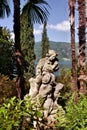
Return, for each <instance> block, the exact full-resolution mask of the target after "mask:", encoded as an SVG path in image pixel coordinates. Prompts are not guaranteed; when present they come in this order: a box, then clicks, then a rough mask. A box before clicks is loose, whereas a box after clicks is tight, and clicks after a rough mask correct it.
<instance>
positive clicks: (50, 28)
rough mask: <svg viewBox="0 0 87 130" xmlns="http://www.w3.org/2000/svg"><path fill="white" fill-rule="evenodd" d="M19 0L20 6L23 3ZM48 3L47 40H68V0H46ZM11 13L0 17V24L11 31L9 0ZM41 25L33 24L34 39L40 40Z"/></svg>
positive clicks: (11, 16) (11, 6) (11, 5)
mask: <svg viewBox="0 0 87 130" xmlns="http://www.w3.org/2000/svg"><path fill="white" fill-rule="evenodd" d="M25 1H26V0H25ZM25 1H24V0H21V7H22V6H23V5H24V2H25ZM46 2H47V3H48V4H49V5H50V8H48V7H47V9H48V10H49V13H50V15H49V17H48V22H47V36H48V38H49V41H55V42H70V24H69V12H68V0H46ZM9 5H10V8H11V15H10V17H8V18H4V19H0V26H3V27H7V28H9V29H10V30H11V31H13V3H12V1H11V0H9ZM42 29H43V25H40V24H34V34H35V41H36V42H37V41H41V38H42Z"/></svg>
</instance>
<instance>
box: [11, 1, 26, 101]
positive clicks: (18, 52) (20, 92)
mask: <svg viewBox="0 0 87 130" xmlns="http://www.w3.org/2000/svg"><path fill="white" fill-rule="evenodd" d="M13 3H14V34H15V44H14V46H15V56H16V64H17V72H18V77H17V80H16V89H17V92H18V98H19V99H23V95H24V78H23V67H22V53H21V45H20V0H13Z"/></svg>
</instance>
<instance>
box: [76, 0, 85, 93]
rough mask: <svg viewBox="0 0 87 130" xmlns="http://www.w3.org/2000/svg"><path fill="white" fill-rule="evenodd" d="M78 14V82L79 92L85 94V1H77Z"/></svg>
mask: <svg viewBox="0 0 87 130" xmlns="http://www.w3.org/2000/svg"><path fill="white" fill-rule="evenodd" d="M78 14H79V33H78V36H79V59H78V65H79V70H80V74H79V78H78V79H79V82H80V92H81V93H83V94H86V83H85V80H86V79H87V77H86V74H85V67H86V64H85V60H86V56H85V44H86V36H85V34H86V32H85V31H86V0H78Z"/></svg>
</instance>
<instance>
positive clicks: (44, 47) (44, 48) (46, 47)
mask: <svg viewBox="0 0 87 130" xmlns="http://www.w3.org/2000/svg"><path fill="white" fill-rule="evenodd" d="M46 26H47V24H46V22H44V27H43V33H42V45H41V46H42V57H45V56H46V54H47V53H48V50H49V41H48V37H47V29H46Z"/></svg>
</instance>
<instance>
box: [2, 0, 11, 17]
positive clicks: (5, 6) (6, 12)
mask: <svg viewBox="0 0 87 130" xmlns="http://www.w3.org/2000/svg"><path fill="white" fill-rule="evenodd" d="M5 15H7V17H8V16H9V15H10V8H9V4H8V1H7V0H2V1H0V18H4V17H5Z"/></svg>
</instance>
